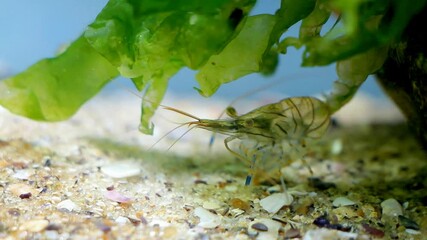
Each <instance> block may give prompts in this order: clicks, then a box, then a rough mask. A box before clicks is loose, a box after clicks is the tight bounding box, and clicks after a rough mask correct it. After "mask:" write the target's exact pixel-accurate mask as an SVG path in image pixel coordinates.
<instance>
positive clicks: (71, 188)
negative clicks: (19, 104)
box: [0, 95, 427, 239]
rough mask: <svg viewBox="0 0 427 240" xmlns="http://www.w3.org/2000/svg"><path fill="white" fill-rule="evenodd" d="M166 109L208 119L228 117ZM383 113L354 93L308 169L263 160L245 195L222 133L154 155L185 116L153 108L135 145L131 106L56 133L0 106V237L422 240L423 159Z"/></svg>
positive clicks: (196, 135) (102, 102) (189, 104)
mask: <svg viewBox="0 0 427 240" xmlns="http://www.w3.org/2000/svg"><path fill="white" fill-rule="evenodd" d="M166 102H167V104H169V105H172V106H179V107H180V109H183V110H186V111H188V112H191V113H193V114H195V115H197V116H201V117H206V118H216V117H217V116H218V113H219V112H221V111H222V109H223V108H224V106H226V102H225V101H224V102H217V103H215V104H213V105H210V106H209V107H207V106H206V104H202V103H200V102H197V101H190V100H187V101H185V100H179V101H178V100H175V99H174V98H169V99H167V101H166ZM251 104H252V103H247V104H246V105H247V106H252V105H251ZM382 104H383V103H380V102H375V101H373V100H372V99H370V98H368V97H366V96H360V97H359V98H357V99H356V100H355V101H353V102H352V103H351V104H350V105H349V106H348V107H347V108H346V109H343V110H342V111H341V112H339V113H337V115H336V116H334V118H335V119H336V120H337V123H338V124H337V126H334V127H332V128H331V130H330V131H329V132H328V133H327V135H326V136H325V137H324V138H323V139H321V140H319V141H316V142H313V143H311V144H310V145H309V146H308V147H307V148H308V154H307V156H306V158H305V161H306V162H307V164H306V163H304V162H303V161H302V160H301V159H299V158H297V159H292V161H291V160H289V161H288V162H286V163H283V162H282V163H281V165H279V164H277V163H276V162H273V163H272V162H268V160H266V165H265V166H264V169H263V170H262V171H255V172H256V174H255V176H254V177H253V184H252V185H250V186H245V185H244V182H245V178H246V177H247V175H248V172H249V170H248V169H249V166H248V164H246V163H244V162H242V161H240V160H237V159H234V158H233V156H232V155H231V154H229V153H228V152H227V151H226V150H225V148H224V145H223V143H222V140H223V138H222V137H221V136H218V138H216V142H215V144H214V145H213V147H212V148H209V147H208V142H209V138H210V136H211V134H210V133H209V132H205V131H203V130H192V131H191V132H189V133H188V134H186V135H185V136H184V137H182V138H181V139H180V140H179V141H178V142H177V143H176V144H175V145H174V146H173V147H172V148H171V149H170V150H169V151H168V150H167V149H168V148H169V147H170V146H171V145H172V144H174V142H175V141H176V140H177V139H178V138H180V137H181V135H182V133H183V132H185V130H186V128H185V127H184V129H182V130H177V131H174V132H172V133H171V134H169V135H168V136H167V137H165V138H163V139H161V141H159V142H158V143H157V144H156V145H155V146H154V147H153V144H154V143H155V142H156V141H157V140H158V139H160V137H161V136H163V135H164V134H166V133H167V132H168V131H169V130H171V129H172V128H174V127H175V126H176V122H185V121H188V119H187V118H185V117H183V116H177V115H176V114H174V113H169V112H167V111H159V113H158V114H157V116H156V117H155V118H153V122H154V123H155V124H156V130H155V134H154V136H144V135H142V134H141V133H139V132H138V120H139V100H138V99H137V98H135V97H132V96H128V95H126V96H110V97H105V96H104V97H103V96H100V97H97V98H96V99H94V100H92V101H91V102H89V103H88V104H87V105H85V106H84V107H83V108H82V109H81V110H80V111H79V112H78V113H77V114H76V115H75V116H74V117H73V118H72V119H70V120H68V121H64V122H60V123H39V122H34V121H31V120H27V119H24V118H21V117H17V116H14V115H12V114H10V113H8V112H7V111H6V110H4V109H0V126H1V128H0V133H1V134H0V203H1V208H0V238H1V239H99V238H101V239H276V238H279V239H371V238H385V239H390V238H393V239H423V236H426V235H427V217H426V216H427V207H426V206H427V191H426V186H427V182H426V179H427V178H426V175H427V161H426V156H425V154H424V153H423V152H422V151H421V149H420V147H419V146H418V145H417V142H416V141H415V139H414V138H413V136H411V135H410V133H409V131H408V130H407V129H406V128H405V126H403V125H401V124H397V123H396V122H398V121H399V120H400V119H401V116H400V115H399V114H398V112H397V110H395V109H392V108H389V105H387V106H385V107H384V105H382ZM263 154H264V155H265V156H266V157H265V158H266V159H268V157H269V153H268V152H261V155H263ZM307 165H308V166H310V167H307ZM310 170H311V171H312V172H313V173H311V172H310ZM278 176H279V177H278ZM280 176H282V179H283V180H284V184H285V185H286V187H285V188H284V184H283V183H281V182H280Z"/></svg>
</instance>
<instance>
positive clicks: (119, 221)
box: [114, 216, 130, 225]
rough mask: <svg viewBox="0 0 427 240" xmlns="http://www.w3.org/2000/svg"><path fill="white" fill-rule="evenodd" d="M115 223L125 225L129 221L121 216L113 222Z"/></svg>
mask: <svg viewBox="0 0 427 240" xmlns="http://www.w3.org/2000/svg"><path fill="white" fill-rule="evenodd" d="M114 221H115V222H116V223H118V224H122V225H123V224H126V223H130V221H129V219H128V218H126V217H122V216H118V217H117V218H116V220H114Z"/></svg>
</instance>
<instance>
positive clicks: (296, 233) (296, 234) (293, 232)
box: [285, 228, 301, 239]
mask: <svg viewBox="0 0 427 240" xmlns="http://www.w3.org/2000/svg"><path fill="white" fill-rule="evenodd" d="M292 238H301V232H300V230H299V229H296V228H291V229H289V230H288V231H286V233H285V239H292Z"/></svg>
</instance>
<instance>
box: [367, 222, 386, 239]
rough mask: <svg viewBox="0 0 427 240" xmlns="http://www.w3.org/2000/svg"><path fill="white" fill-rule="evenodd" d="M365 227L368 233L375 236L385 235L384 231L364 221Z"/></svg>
mask: <svg viewBox="0 0 427 240" xmlns="http://www.w3.org/2000/svg"><path fill="white" fill-rule="evenodd" d="M362 227H363V229H364V230H365V232H366V233H368V234H369V235H372V236H374V237H377V238H382V237H384V231H382V230H380V229H377V228H374V227H371V226H370V225H369V224H366V223H363V224H362Z"/></svg>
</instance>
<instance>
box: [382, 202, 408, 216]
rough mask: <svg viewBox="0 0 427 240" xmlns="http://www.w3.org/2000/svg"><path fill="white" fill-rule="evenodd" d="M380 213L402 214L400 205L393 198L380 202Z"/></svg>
mask: <svg viewBox="0 0 427 240" xmlns="http://www.w3.org/2000/svg"><path fill="white" fill-rule="evenodd" d="M381 207H382V213H383V215H385V216H390V217H397V216H399V215H403V209H402V205H400V203H399V202H398V201H397V200H396V199H394V198H389V199H387V200H385V201H383V202H382V203H381Z"/></svg>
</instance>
